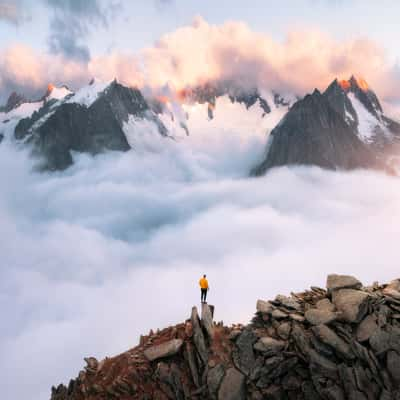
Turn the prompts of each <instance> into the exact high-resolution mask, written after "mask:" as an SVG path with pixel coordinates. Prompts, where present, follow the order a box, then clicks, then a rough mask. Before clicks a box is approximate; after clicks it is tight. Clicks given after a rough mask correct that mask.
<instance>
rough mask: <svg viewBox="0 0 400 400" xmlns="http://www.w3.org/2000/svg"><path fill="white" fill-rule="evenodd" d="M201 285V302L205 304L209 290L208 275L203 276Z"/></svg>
mask: <svg viewBox="0 0 400 400" xmlns="http://www.w3.org/2000/svg"><path fill="white" fill-rule="evenodd" d="M199 285H200V290H201V302H202V303H205V302H206V299H207V291H208V289H209V288H208V281H207V278H206V275H203V277H202V278H201V279H200V281H199Z"/></svg>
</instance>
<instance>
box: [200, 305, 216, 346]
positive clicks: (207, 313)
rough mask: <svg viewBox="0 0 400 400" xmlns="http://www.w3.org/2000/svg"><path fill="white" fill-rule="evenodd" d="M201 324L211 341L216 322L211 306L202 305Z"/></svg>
mask: <svg viewBox="0 0 400 400" xmlns="http://www.w3.org/2000/svg"><path fill="white" fill-rule="evenodd" d="M201 324H202V326H203V327H204V329H205V330H206V332H207V334H208V337H209V338H210V339H211V338H212V337H213V336H214V321H213V317H212V312H211V309H210V306H209V305H208V304H206V303H203V304H202V305H201Z"/></svg>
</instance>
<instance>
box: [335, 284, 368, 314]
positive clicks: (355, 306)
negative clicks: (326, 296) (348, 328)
mask: <svg viewBox="0 0 400 400" xmlns="http://www.w3.org/2000/svg"><path fill="white" fill-rule="evenodd" d="M332 298H333V304H334V305H335V307H336V309H337V310H338V311H340V312H341V313H342V315H341V318H342V319H343V320H345V321H347V322H360V321H361V320H362V319H363V318H364V315H365V314H366V312H367V309H368V299H369V295H368V294H367V293H365V292H362V291H361V290H354V289H340V290H335V291H334V292H333V295H332Z"/></svg>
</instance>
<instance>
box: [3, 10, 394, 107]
mask: <svg viewBox="0 0 400 400" xmlns="http://www.w3.org/2000/svg"><path fill="white" fill-rule="evenodd" d="M351 74H356V75H360V76H362V77H364V78H365V79H366V80H367V81H368V82H369V83H370V85H371V86H372V88H373V89H375V90H376V91H377V93H378V95H380V96H382V97H383V98H386V99H391V100H393V99H394V100H395V99H398V98H399V95H398V93H400V73H398V71H397V72H396V69H395V68H394V67H393V66H391V65H390V64H389V63H388V59H387V56H386V54H385V51H384V50H383V48H382V47H381V46H379V45H378V44H377V43H375V42H373V41H371V40H369V39H367V38H358V39H352V40H347V41H338V40H336V39H334V38H332V37H330V36H328V35H326V34H324V33H322V32H319V31H292V32H289V33H288V35H287V37H286V38H285V39H284V40H283V41H277V40H275V39H274V38H272V37H271V36H270V35H268V34H265V33H260V32H255V31H253V30H251V29H250V27H249V26H247V25H246V24H244V23H242V22H235V21H230V22H226V23H224V24H221V25H212V24H209V23H207V22H206V21H205V20H204V19H202V18H201V17H197V18H196V19H195V20H194V22H193V24H191V25H188V26H183V27H181V28H178V29H177V30H175V31H174V32H171V33H168V34H165V35H163V36H162V37H161V38H160V39H159V40H158V41H157V42H156V43H155V44H154V46H152V47H149V48H145V49H143V50H142V51H140V52H139V53H138V54H133V53H129V52H127V53H124V54H123V53H120V52H114V53H111V54H106V55H101V56H94V57H92V58H91V60H90V61H89V62H88V63H87V64H85V63H80V62H77V61H72V60H68V59H66V58H64V57H62V56H50V55H47V54H40V55H38V54H36V53H34V51H33V50H31V49H29V48H27V47H25V46H21V45H18V46H13V47H11V48H9V49H7V50H5V51H3V53H1V54H0V76H1V78H0V89H3V90H4V89H5V88H8V87H11V86H12V84H15V85H16V86H17V87H21V88H27V89H28V90H31V91H32V90H37V89H38V88H44V87H46V85H47V83H48V82H50V81H51V82H54V83H67V84H69V85H70V86H72V88H76V87H78V86H79V85H81V84H82V83H85V82H87V81H88V80H89V79H90V78H91V77H93V76H96V77H99V78H100V79H104V80H108V79H113V78H114V77H116V78H117V79H118V80H120V81H121V82H123V83H126V84H128V85H132V86H139V87H143V86H149V87H151V88H153V89H160V88H165V86H166V85H168V86H169V87H170V88H172V89H173V90H180V89H182V88H185V87H187V86H196V85H199V84H202V83H205V82H209V81H215V80H219V79H222V80H234V81H236V82H239V83H240V84H241V85H243V86H244V87H258V88H266V89H272V90H275V91H277V92H280V93H282V94H285V93H295V94H298V95H303V94H304V93H306V92H309V91H311V90H313V89H314V88H315V87H317V88H319V89H324V88H325V87H326V86H327V85H328V84H329V83H330V82H331V81H332V80H333V79H334V78H335V77H338V78H348V77H349V76H350V75H351Z"/></svg>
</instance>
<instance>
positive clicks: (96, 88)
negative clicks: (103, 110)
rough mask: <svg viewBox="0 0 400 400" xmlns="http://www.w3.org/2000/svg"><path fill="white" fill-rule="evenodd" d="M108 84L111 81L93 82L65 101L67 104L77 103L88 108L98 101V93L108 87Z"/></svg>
mask: <svg viewBox="0 0 400 400" xmlns="http://www.w3.org/2000/svg"><path fill="white" fill-rule="evenodd" d="M110 83H111V81H108V82H100V81H97V80H95V81H93V82H92V83H91V84H89V85H87V86H84V87H82V88H81V89H79V90H78V91H77V92H76V93H75V94H74V95H73V96H72V97H71V98H70V99H68V100H67V103H78V104H81V105H83V106H85V107H87V108H89V107H90V106H91V105H92V104H93V103H94V102H95V101H96V100H97V99H98V97H99V95H100V93H102V92H103V91H104V90H105V89H106V88H107V86H109V85H110Z"/></svg>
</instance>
